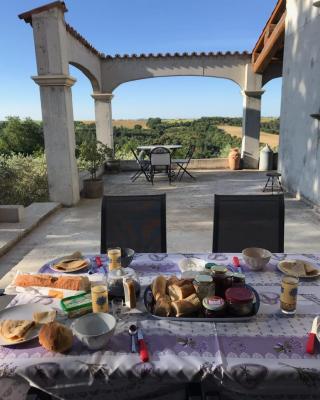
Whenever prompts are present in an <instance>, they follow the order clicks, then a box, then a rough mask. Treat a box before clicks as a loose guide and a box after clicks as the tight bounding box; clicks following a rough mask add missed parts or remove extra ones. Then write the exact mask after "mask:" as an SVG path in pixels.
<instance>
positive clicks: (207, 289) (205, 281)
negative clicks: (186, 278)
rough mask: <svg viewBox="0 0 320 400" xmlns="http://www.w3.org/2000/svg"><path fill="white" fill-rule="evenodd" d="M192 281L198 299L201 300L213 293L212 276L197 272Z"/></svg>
mask: <svg viewBox="0 0 320 400" xmlns="http://www.w3.org/2000/svg"><path fill="white" fill-rule="evenodd" d="M192 283H193V286H194V288H195V290H196V293H197V296H198V297H199V299H200V301H202V300H203V299H204V298H205V297H208V296H213V295H214V291H215V287H214V283H213V279H212V276H210V275H207V274H199V275H197V276H196V277H195V279H194V281H193V282H192Z"/></svg>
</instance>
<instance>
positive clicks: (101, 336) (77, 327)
mask: <svg viewBox="0 0 320 400" xmlns="http://www.w3.org/2000/svg"><path fill="white" fill-rule="evenodd" d="M115 326H116V319H115V318H114V317H113V316H112V315H111V314H106V313H92V314H86V315H83V316H82V317H80V318H78V319H76V320H75V321H74V322H73V323H72V325H71V328H72V331H73V334H74V335H75V336H76V337H77V338H78V339H79V340H80V342H81V343H83V344H84V345H85V346H87V347H88V348H89V349H90V350H98V349H102V348H103V347H105V346H106V344H107V343H108V342H109V340H110V338H111V337H112V335H113V333H114V329H115Z"/></svg>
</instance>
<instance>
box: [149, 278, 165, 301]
mask: <svg viewBox="0 0 320 400" xmlns="http://www.w3.org/2000/svg"><path fill="white" fill-rule="evenodd" d="M166 290H167V279H166V278H165V277H164V276H162V275H159V276H157V277H156V278H155V279H154V281H153V282H152V294H153V297H154V299H155V300H156V301H157V300H158V299H159V298H160V297H163V296H164V295H165V294H166Z"/></svg>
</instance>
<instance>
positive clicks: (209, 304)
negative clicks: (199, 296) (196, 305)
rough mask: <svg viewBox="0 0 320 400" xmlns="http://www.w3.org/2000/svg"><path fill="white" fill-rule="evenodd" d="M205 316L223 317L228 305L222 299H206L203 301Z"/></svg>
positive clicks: (212, 297) (213, 297)
mask: <svg viewBox="0 0 320 400" xmlns="http://www.w3.org/2000/svg"><path fill="white" fill-rule="evenodd" d="M202 305H203V307H204V313H205V316H206V317H208V318H215V317H221V316H223V315H224V313H225V308H226V304H225V301H224V300H223V298H222V297H219V296H211V297H205V298H204V299H203V301H202Z"/></svg>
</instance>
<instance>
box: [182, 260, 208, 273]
mask: <svg viewBox="0 0 320 400" xmlns="http://www.w3.org/2000/svg"><path fill="white" fill-rule="evenodd" d="M205 265H206V261H204V260H201V259H200V258H184V259H183V260H181V261H179V268H180V271H181V272H186V271H198V272H201V271H204V270H205V268H204V267H205Z"/></svg>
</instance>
